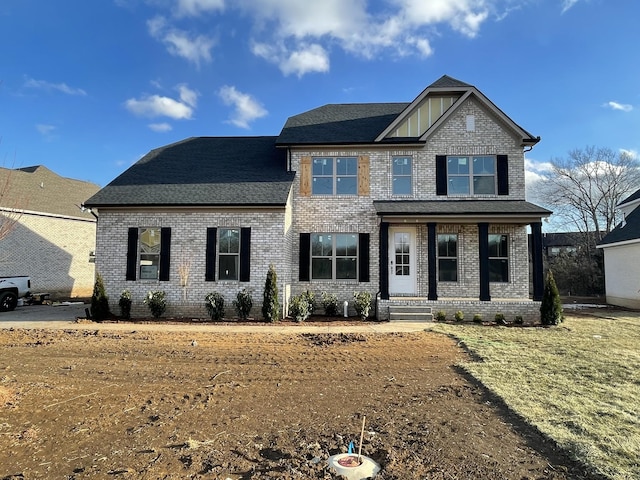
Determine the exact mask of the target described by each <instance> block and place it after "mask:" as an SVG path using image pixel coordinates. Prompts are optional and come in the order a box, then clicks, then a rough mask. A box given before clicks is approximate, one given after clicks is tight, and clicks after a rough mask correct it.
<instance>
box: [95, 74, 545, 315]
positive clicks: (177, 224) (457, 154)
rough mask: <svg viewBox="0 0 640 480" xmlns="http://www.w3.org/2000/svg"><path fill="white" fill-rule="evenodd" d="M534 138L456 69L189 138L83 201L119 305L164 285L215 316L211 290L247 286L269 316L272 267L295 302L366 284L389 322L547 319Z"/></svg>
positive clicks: (192, 311) (185, 307)
mask: <svg viewBox="0 0 640 480" xmlns="http://www.w3.org/2000/svg"><path fill="white" fill-rule="evenodd" d="M538 141H539V137H533V136H532V135H531V134H529V133H528V132H527V131H526V130H524V129H523V128H521V127H520V126H518V125H517V124H516V123H515V122H513V121H512V120H511V119H510V118H509V117H508V116H507V115H505V114H504V113H503V112H502V111H501V110H500V109H499V108H497V107H496V106H495V105H494V104H493V103H492V102H491V101H490V100H489V99H488V98H486V97H485V96H484V95H483V94H482V93H481V92H480V91H479V90H477V89H476V88H475V87H473V86H471V85H468V84H466V83H463V82H460V81H458V80H455V79H453V78H451V77H448V76H443V77H442V78H440V79H439V80H438V81H436V82H435V83H433V84H432V85H430V86H429V87H427V88H426V89H425V90H424V91H423V92H422V93H420V95H418V96H417V97H416V98H415V99H414V100H413V101H412V102H410V103H369V104H337V105H325V106H323V107H320V108H316V109H313V110H310V111H307V112H304V113H301V114H299V115H296V116H293V117H291V118H289V119H288V120H287V122H286V124H285V126H284V128H283V129H282V131H281V133H280V135H279V136H277V137H275V136H274V137H199V138H190V139H186V140H184V141H182V142H178V143H175V144H172V145H168V146H165V147H162V148H158V149H156V150H153V151H151V152H150V153H149V154H147V155H146V156H145V157H143V158H142V159H141V160H140V161H139V162H137V163H136V164H135V165H133V166H132V167H131V168H129V169H128V170H126V171H125V172H124V173H123V174H122V175H120V176H119V177H118V178H116V179H115V180H114V181H113V182H111V183H110V184H109V185H107V186H106V187H105V188H103V189H102V190H101V191H100V192H98V193H97V194H96V195H95V196H93V197H92V198H90V199H89V200H88V201H87V202H86V206H87V207H91V208H93V209H94V211H97V215H98V235H97V256H96V265H97V270H98V272H99V273H100V274H102V276H103V278H104V281H105V286H106V289H107V294H108V296H109V298H110V301H111V305H112V308H114V311H117V301H118V298H119V296H120V294H121V292H122V291H123V290H124V289H128V290H130V291H131V292H132V294H133V298H134V304H133V309H132V313H133V314H134V315H136V314H137V315H141V314H144V313H145V311H146V309H145V308H144V305H143V304H142V300H143V298H144V295H145V294H146V293H147V292H148V291H149V290H164V291H165V292H166V293H167V295H168V302H169V309H168V312H167V314H168V315H199V316H205V315H206V314H205V311H204V304H203V300H204V297H205V295H206V294H207V293H209V292H211V291H217V292H219V293H221V294H223V296H224V298H225V301H226V304H227V305H228V306H231V304H232V301H233V300H234V299H235V298H236V294H237V293H238V292H239V291H240V290H241V289H242V288H245V287H246V288H247V289H248V290H249V291H250V292H251V293H252V295H253V298H254V308H255V309H256V310H255V313H256V314H258V312H259V308H260V304H261V300H262V293H263V289H264V282H265V278H266V274H267V270H268V267H269V264H273V265H274V266H275V268H276V272H277V274H278V283H279V289H280V293H281V295H282V299H281V301H282V302H283V304H284V305H286V303H287V300H288V299H289V298H290V296H291V295H297V294H299V293H301V292H303V291H305V290H311V291H313V292H315V293H316V295H317V296H319V294H320V293H321V292H323V291H327V292H330V293H334V294H336V295H337V296H338V298H339V301H340V303H341V304H342V302H343V301H345V300H346V301H348V302H349V304H350V305H351V303H352V300H353V294H354V292H358V291H363V290H366V291H369V292H370V293H371V294H372V296H373V297H374V299H376V300H375V304H374V310H373V313H374V315H375V316H377V317H378V318H379V319H388V318H392V319H393V318H408V317H410V316H411V312H413V313H415V312H418V313H419V312H420V310H421V309H422V310H423V313H424V311H428V309H430V308H432V309H433V312H434V313H435V311H438V310H445V311H446V312H447V313H448V315H449V317H452V316H453V313H454V312H455V311H457V310H462V311H464V313H465V315H466V316H467V318H469V319H471V318H472V316H473V315H474V314H476V313H479V314H482V315H483V316H485V318H487V319H493V316H494V315H495V313H498V312H502V313H505V315H509V316H510V315H514V316H515V315H522V316H523V317H525V319H527V320H530V321H534V320H538V319H539V300H541V298H542V293H543V289H544V285H543V271H542V229H541V227H542V218H543V217H547V216H549V215H550V213H551V212H550V211H548V210H546V209H544V208H541V207H539V206H536V205H533V204H531V203H529V202H526V201H525V197H524V195H525V177H524V151H525V150H530V149H531V148H532V147H533V146H534V145H535V144H536V143H537V142H538ZM528 227H530V228H531V231H532V234H533V244H534V246H533V267H532V270H533V273H532V277H533V280H534V281H533V292H532V296H530V292H529V264H528V252H527V228H528ZM187 273H188V275H187ZM256 304H257V305H256ZM409 307H410V308H413V309H414V310H412V311H411V310H410V308H409ZM350 308H351V310H350V313H353V308H352V307H350ZM401 312H405V313H401ZM147 313H148V312H147Z"/></svg>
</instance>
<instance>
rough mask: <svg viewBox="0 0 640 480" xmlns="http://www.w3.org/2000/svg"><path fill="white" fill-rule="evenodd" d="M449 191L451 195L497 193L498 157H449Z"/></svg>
mask: <svg viewBox="0 0 640 480" xmlns="http://www.w3.org/2000/svg"><path fill="white" fill-rule="evenodd" d="M447 193H448V194H449V195H495V194H496V157H495V156H493V155H488V156H449V157H447Z"/></svg>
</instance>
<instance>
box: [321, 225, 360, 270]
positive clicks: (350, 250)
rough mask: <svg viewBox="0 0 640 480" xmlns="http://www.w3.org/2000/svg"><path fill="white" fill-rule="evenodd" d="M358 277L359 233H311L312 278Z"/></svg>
mask: <svg viewBox="0 0 640 480" xmlns="http://www.w3.org/2000/svg"><path fill="white" fill-rule="evenodd" d="M357 278H358V234H357V233H312V234H311V280H357Z"/></svg>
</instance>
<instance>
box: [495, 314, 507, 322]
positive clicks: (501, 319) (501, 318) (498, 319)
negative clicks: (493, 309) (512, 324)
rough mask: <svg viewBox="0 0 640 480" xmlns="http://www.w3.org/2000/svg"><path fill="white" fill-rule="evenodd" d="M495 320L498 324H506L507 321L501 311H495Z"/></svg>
mask: <svg viewBox="0 0 640 480" xmlns="http://www.w3.org/2000/svg"><path fill="white" fill-rule="evenodd" d="M495 321H496V323H497V324H498V325H506V324H507V321H506V320H505V318H504V314H503V313H496V316H495Z"/></svg>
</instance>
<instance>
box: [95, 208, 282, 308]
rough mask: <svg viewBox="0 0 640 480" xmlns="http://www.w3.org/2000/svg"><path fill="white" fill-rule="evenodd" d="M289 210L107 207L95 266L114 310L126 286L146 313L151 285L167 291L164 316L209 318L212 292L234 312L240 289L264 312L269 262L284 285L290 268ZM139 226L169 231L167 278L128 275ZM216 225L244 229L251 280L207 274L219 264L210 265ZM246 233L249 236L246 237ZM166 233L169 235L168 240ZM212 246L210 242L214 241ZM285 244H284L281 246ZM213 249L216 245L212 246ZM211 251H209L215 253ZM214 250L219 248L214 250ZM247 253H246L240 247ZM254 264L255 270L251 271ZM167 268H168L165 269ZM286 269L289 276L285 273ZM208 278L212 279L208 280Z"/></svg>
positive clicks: (245, 275)
mask: <svg viewBox="0 0 640 480" xmlns="http://www.w3.org/2000/svg"><path fill="white" fill-rule="evenodd" d="M285 216H286V213H285V209H282V210H281V211H273V210H269V211H262V212H260V213H259V214H258V213H254V212H244V213H240V212H238V213H235V212H226V213H225V212H205V211H179V212H178V211H176V212H123V211H110V210H107V209H103V210H101V211H100V221H99V223H98V233H97V244H98V247H97V250H98V255H97V256H96V270H97V272H98V273H100V274H101V275H102V277H103V279H104V283H105V288H106V291H107V295H108V296H109V302H110V305H111V309H112V311H113V312H114V313H116V312H118V311H119V309H118V299H119V298H120V294H121V293H122V291H123V290H125V289H127V290H129V291H130V292H131V293H132V297H133V305H132V312H131V313H132V315H133V316H147V315H148V314H149V311H148V309H147V307H146V305H144V304H143V299H144V296H145V295H146V294H147V292H149V291H150V290H164V291H165V292H166V293H167V302H168V308H167V312H166V314H165V316H171V315H172V312H178V314H180V315H182V314H188V315H195V316H198V317H206V310H205V307H204V298H205V296H206V295H207V294H208V293H211V292H213V291H215V292H218V293H220V294H222V296H223V297H224V300H225V307H226V308H227V312H228V315H229V316H235V314H234V313H233V301H234V300H235V299H236V295H237V293H238V292H239V291H240V290H241V289H243V288H247V289H248V290H249V291H250V292H251V294H252V296H253V299H254V309H255V312H254V314H256V315H259V307H260V305H261V302H262V294H263V290H264V282H265V279H266V275H267V271H268V269H269V264H271V263H273V264H274V266H275V268H276V273H277V274H278V275H279V279H278V280H279V282H278V283H279V288H282V286H283V285H282V281H283V280H285V279H286V278H287V274H286V272H287V271H288V270H290V269H291V264H290V256H289V255H288V254H287V248H286V245H285V244H286V241H287V240H286V238H287V235H288V232H286V231H285V230H286V227H285V224H286V221H285ZM136 227H157V228H161V229H163V231H165V232H167V231H169V230H170V232H171V238H170V254H169V256H168V258H167V260H166V261H167V262H168V272H169V277H168V280H164V281H163V280H141V279H139V275H138V273H139V272H136V280H135V281H132V280H127V279H126V278H127V250H128V246H129V245H128V244H129V231H130V229H131V228H136ZM212 228H216V229H219V228H239V229H241V243H242V245H241V249H244V251H245V252H246V250H247V249H249V250H250V258H249V263H248V264H247V263H245V264H244V265H245V266H241V269H242V268H245V270H243V271H241V272H240V274H241V275H242V277H243V279H245V280H247V279H248V281H240V280H238V281H212V280H210V276H208V275H207V268H209V273H211V272H210V270H211V269H212V268H214V274H215V277H214V278H217V270H215V268H216V267H215V265H216V264H214V266H212V265H211V264H210V265H209V266H208V267H207V244H208V243H207V240H208V238H209V241H211V230H210V229H212ZM243 237H244V238H243ZM166 238H167V237H165V238H164V239H165V240H166ZM209 245H210V244H209ZM278 245H282V248H278V247H277V246H278ZM210 248H211V247H210ZM211 253H212V252H210V254H211ZM213 254H214V255H215V252H213ZM241 255H242V252H241ZM249 266H250V271H249V270H248V268H249ZM181 270H182V271H183V272H184V271H185V270H187V271H188V278H187V282H186V283H187V285H186V287H185V288H183V287H182V285H181V276H180V271H181ZM165 271H166V269H165ZM281 272H282V273H284V275H283V276H284V279H282V278H280V273H281ZM207 278H209V280H208V279H207Z"/></svg>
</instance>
